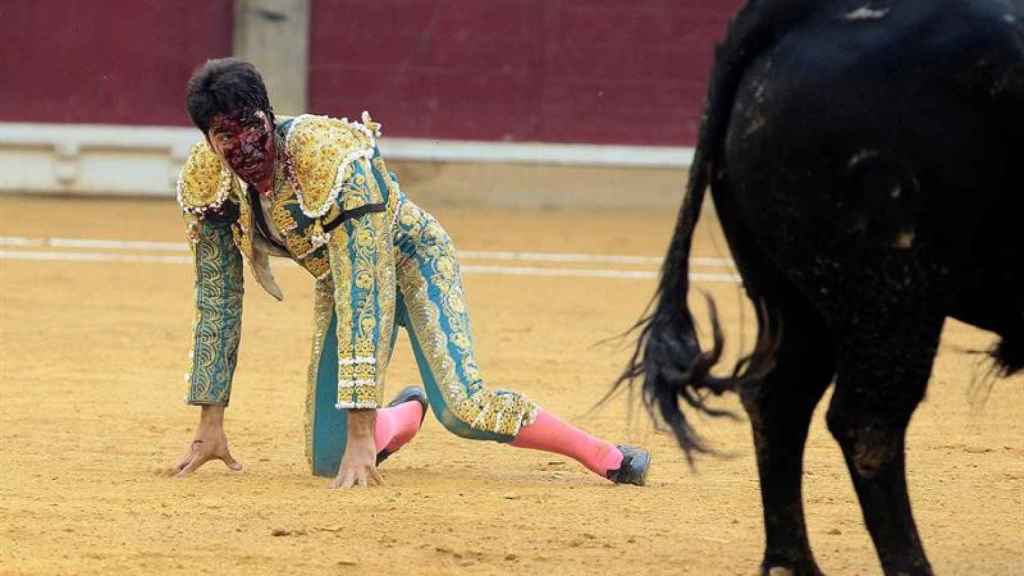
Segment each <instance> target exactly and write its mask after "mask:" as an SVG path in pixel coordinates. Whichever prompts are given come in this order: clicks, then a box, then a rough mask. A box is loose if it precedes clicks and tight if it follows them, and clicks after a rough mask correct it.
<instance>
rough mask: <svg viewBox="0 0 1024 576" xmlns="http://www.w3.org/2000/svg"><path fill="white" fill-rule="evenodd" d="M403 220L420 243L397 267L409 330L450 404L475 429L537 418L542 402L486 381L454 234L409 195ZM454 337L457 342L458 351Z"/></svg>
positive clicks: (515, 426)
mask: <svg viewBox="0 0 1024 576" xmlns="http://www.w3.org/2000/svg"><path fill="white" fill-rule="evenodd" d="M398 222H399V230H400V231H399V232H398V234H399V235H400V236H406V237H407V238H408V239H410V240H411V241H412V242H414V243H415V245H416V251H415V255H414V257H409V258H404V259H403V260H402V263H401V265H400V266H399V267H398V277H399V282H400V283H401V286H402V294H403V295H404V296H405V305H406V309H407V310H408V313H409V320H410V326H409V330H411V331H412V332H413V334H415V336H416V340H417V342H418V343H419V345H420V347H421V349H422V352H423V355H424V356H425V357H426V360H427V364H428V365H429V366H430V371H431V373H432V374H433V377H434V379H435V381H436V382H437V386H438V388H439V389H440V391H441V393H442V394H443V395H444V398H445V404H446V405H447V407H448V409H449V410H450V411H451V412H452V413H453V414H454V415H455V416H456V417H457V418H458V419H459V420H461V421H462V422H463V423H465V424H466V425H468V426H469V427H470V428H472V429H474V430H479V431H482V432H488V433H493V434H499V435H504V436H509V437H514V436H515V435H516V434H518V433H519V430H520V429H521V428H522V427H523V426H527V425H529V424H530V423H531V422H533V420H534V418H535V417H536V411H537V407H536V405H535V404H533V403H532V402H530V401H529V400H528V399H526V398H525V397H524V396H522V395H521V394H518V393H515V392H507V391H502V390H491V389H489V388H487V387H486V386H485V385H484V383H483V376H482V375H481V373H480V368H479V366H478V365H477V363H476V360H475V359H474V357H473V341H472V335H471V333H470V324H469V317H468V315H467V313H466V306H465V298H464V295H463V293H462V279H461V275H460V273H459V268H458V263H457V261H456V260H455V256H454V255H455V248H454V246H453V245H452V243H451V239H450V238H449V237H448V235H447V233H446V232H445V231H444V229H443V228H441V226H440V225H439V224H438V223H437V221H436V220H435V219H434V218H433V216H431V215H430V214H428V213H426V212H424V211H423V210H421V209H420V208H419V207H417V206H416V205H415V204H413V203H412V202H410V201H408V200H405V199H403V200H402V202H401V205H400V208H399V216H398ZM403 242H404V239H403ZM428 271H432V272H433V273H429V272H428ZM425 273H426V274H427V275H425ZM430 288H434V289H436V290H437V291H438V293H439V294H440V298H438V299H434V298H431V296H430ZM442 319H443V320H442ZM445 325H447V327H448V328H447V330H446V329H445V328H444V326H445ZM449 343H452V344H454V345H455V348H456V350H457V351H456V352H453V351H452V350H451V349H450V348H449V346H448V344H449Z"/></svg>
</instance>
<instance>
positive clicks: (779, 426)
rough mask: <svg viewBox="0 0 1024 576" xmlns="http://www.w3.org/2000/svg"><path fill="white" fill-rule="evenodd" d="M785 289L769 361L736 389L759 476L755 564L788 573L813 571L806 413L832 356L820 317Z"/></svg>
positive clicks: (824, 384)
mask: <svg viewBox="0 0 1024 576" xmlns="http://www.w3.org/2000/svg"><path fill="white" fill-rule="evenodd" d="M789 292H790V293H789V294H788V295H787V296H784V297H780V299H781V300H783V301H782V302H781V323H782V327H783V328H782V330H783V335H782V339H781V343H780V348H779V351H778V356H777V360H776V364H775V367H774V368H773V369H772V371H771V372H770V373H768V375H767V376H766V378H764V380H762V381H760V382H756V383H753V384H746V385H744V387H743V388H741V390H740V397H741V399H742V401H743V406H744V408H746V410H747V413H748V414H749V416H750V423H751V427H752V428H753V434H754V446H755V448H756V450H757V467H758V473H759V475H760V481H761V500H762V504H763V510H764V526H765V553H764V561H763V563H762V565H761V570H762V572H763V573H764V574H772V575H774V574H787V575H788V574H792V575H794V576H796V575H805V574H808V575H811V574H821V571H820V570H819V569H818V566H817V564H816V563H815V561H814V556H813V554H812V553H811V548H810V545H809V543H808V539H807V527H806V525H805V523H804V510H803V498H802V495H801V476H802V474H803V454H804V443H805V441H806V439H807V430H808V427H809V426H810V421H811V415H812V413H813V412H814V407H815V406H816V405H817V403H818V400H820V399H821V396H822V394H823V393H824V391H825V389H826V388H828V385H829V384H830V383H831V381H832V376H833V375H834V373H835V361H834V352H833V347H832V343H831V339H830V336H829V333H828V330H827V328H826V327H825V325H824V323H823V322H822V320H821V318H820V317H819V316H818V315H817V314H816V313H815V312H814V311H813V310H812V309H811V308H810V306H809V305H808V304H807V303H806V302H805V301H804V300H803V299H802V298H801V296H800V295H798V294H796V293H795V291H794V290H792V289H789ZM768 305H769V307H772V306H776V305H777V304H776V303H775V302H769V303H768ZM777 310H778V309H777ZM777 320H778V319H777Z"/></svg>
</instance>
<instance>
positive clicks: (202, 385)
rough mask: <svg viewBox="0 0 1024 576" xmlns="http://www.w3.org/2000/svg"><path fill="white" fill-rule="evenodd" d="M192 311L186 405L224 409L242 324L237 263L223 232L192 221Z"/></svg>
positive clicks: (239, 264)
mask: <svg viewBox="0 0 1024 576" xmlns="http://www.w3.org/2000/svg"><path fill="white" fill-rule="evenodd" d="M186 221H187V222H188V225H189V233H190V234H194V235H195V236H194V242H192V243H191V244H190V245H191V247H192V258H193V263H194V266H195V275H196V279H195V280H196V281H195V312H194V316H193V320H192V334H193V336H192V342H193V344H192V351H191V353H190V354H189V371H188V374H186V381H187V382H188V395H187V401H188V402H189V403H190V404H215V405H226V404H227V403H228V401H229V400H230V398H231V380H232V377H233V375H234V372H235V363H236V361H237V359H238V343H239V338H240V336H241V321H242V293H243V288H242V262H241V259H240V258H239V255H238V251H237V250H235V248H234V247H233V246H232V243H231V239H230V237H229V232H228V230H227V227H226V226H225V225H223V224H214V223H211V222H206V221H202V220H198V221H197V220H195V218H194V217H188V218H187V219H186Z"/></svg>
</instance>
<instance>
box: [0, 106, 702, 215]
mask: <svg viewBox="0 0 1024 576" xmlns="http://www.w3.org/2000/svg"><path fill="white" fill-rule="evenodd" d="M199 138H200V135H199V133H198V132H197V131H196V130H195V129H194V128H187V127H165V126H120V125H102V124H56V123H0V174H3V178H0V192H19V193H20V192H32V193H46V194H49V193H58V194H74V195H127V196H150V197H172V196H173V195H174V190H175V185H176V183H177V179H178V172H179V171H180V169H181V166H182V164H183V163H184V161H185V159H186V158H187V157H188V152H189V149H190V147H191V146H192V144H194V143H195V142H196V141H197V140H198V139H199ZM380 147H381V152H382V153H383V154H384V156H385V157H386V158H388V159H389V160H391V161H392V162H391V164H392V166H393V169H395V170H396V172H398V174H399V175H400V177H401V178H402V184H403V186H406V187H409V188H410V189H415V191H416V193H417V197H419V198H422V199H424V200H425V201H427V202H434V203H437V204H460V205H482V206H524V207H545V206H550V207H598V208H602V207H603V208H644V207H661V206H673V205H676V204H677V203H678V202H679V200H680V199H681V198H682V193H683V184H684V182H685V178H686V169H687V168H688V167H689V165H690V162H691V160H692V158H693V150H692V149H691V148H685V147H670V146H620V145H594V144H551V143H511V142H475V141H456V140H428V139H411V138H388V137H386V135H385V138H383V139H381V141H380Z"/></svg>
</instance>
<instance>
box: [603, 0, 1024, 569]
mask: <svg viewBox="0 0 1024 576" xmlns="http://www.w3.org/2000/svg"><path fill="white" fill-rule="evenodd" d="M708 186H710V188H711V192H712V197H713V198H714V203H715V206H716V208H717V212H718V215H719V218H720V220H721V224H722V227H723V229H724V232H725V236H726V238H727V240H728V243H729V247H730V249H731V251H732V253H733V256H734V259H735V261H736V265H737V268H738V270H739V272H740V274H741V275H742V277H743V282H744V286H745V289H746V292H747V295H748V296H749V298H750V299H751V300H752V302H753V303H754V305H755V309H756V310H757V320H758V328H759V334H758V340H757V345H756V346H755V348H754V351H753V352H752V354H751V355H750V356H749V357H747V358H746V359H744V360H742V361H741V362H740V363H739V365H738V366H737V367H736V369H735V371H734V372H733V374H732V376H730V377H715V376H712V375H711V374H710V373H709V370H710V368H711V367H712V366H713V365H714V364H715V363H716V362H717V361H718V359H719V356H720V352H721V345H722V336H721V332H720V330H719V327H718V321H717V319H716V315H715V311H714V306H713V304H712V306H711V321H712V325H713V333H714V337H713V345H712V346H711V347H710V349H702V348H701V345H700V343H699V342H698V339H697V335H696V331H695V327H694V321H693V316H692V314H691V312H690V310H689V308H688V306H687V302H686V295H687V292H688V290H689V281H688V278H687V275H688V263H687V259H688V257H689V252H690V245H691V240H692V237H693V232H694V227H695V225H696V222H697V219H698V216H699V214H700V210H701V204H702V200H703V196H704V193H705V188H707V187H708ZM1022 208H1024V0H1003V1H999V0H974V1H970V2H969V1H966V0H930V1H925V0H920V1H912V0H903V1H899V0H891V1H874V0H835V1H817V2H812V1H807V0H789V1H782V0H774V1H773V0H762V1H752V2H750V3H748V5H747V6H745V7H744V8H743V9H742V10H741V12H740V13H739V14H738V15H737V17H736V18H735V19H734V20H733V23H732V25H731V27H730V30H729V33H728V36H727V38H726V40H725V41H724V42H723V44H722V45H721V46H720V47H719V50H718V53H717V59H716V63H715V67H714V70H713V72H712V78H711V82H710V87H709V93H708V102H707V109H706V112H705V114H704V118H703V122H702V125H701V131H700V137H699V142H698V147H697V151H696V156H695V158H694V164H693V166H692V168H691V173H690V180H689V184H688V189H687V195H686V199H685V201H684V202H683V205H682V208H681V209H680V212H679V219H678V223H677V225H676V230H675V236H674V237H673V239H672V242H671V245H670V248H669V251H668V256H667V259H666V261H665V263H664V266H663V269H662V275H661V280H660V283H659V286H658V291H657V294H656V295H655V300H654V302H655V307H654V310H653V311H652V312H651V313H650V314H649V315H647V316H646V317H644V318H643V319H642V320H641V321H640V322H639V323H638V324H637V326H638V327H640V328H642V331H641V333H640V339H639V342H638V344H637V350H636V353H635V354H634V356H633V358H632V360H631V362H630V364H629V366H628V368H627V370H626V372H625V373H624V375H623V377H622V380H621V381H620V383H621V382H625V381H629V380H632V379H634V378H642V379H643V386H644V391H645V398H646V399H647V401H648V403H649V405H651V406H652V407H656V408H657V409H658V411H660V413H661V415H662V417H663V418H664V419H665V421H666V422H667V424H668V425H669V426H670V427H671V428H672V429H673V431H674V432H675V434H676V436H677V437H678V439H679V442H680V444H681V446H682V447H683V448H684V449H685V450H686V453H687V456H688V457H689V456H690V454H691V452H693V451H698V452H700V451H704V450H705V447H704V446H703V445H702V444H701V442H700V439H699V437H697V436H696V435H695V434H694V431H693V429H692V428H691V427H690V425H689V424H688V423H687V421H686V419H685V417H684V416H683V413H682V411H681V410H680V400H682V401H683V402H685V403H686V404H687V405H689V406H691V407H694V408H696V409H699V410H704V411H711V410H710V408H709V407H707V406H705V405H704V401H703V399H704V397H705V396H706V394H707V393H708V392H711V393H721V392H725V391H735V392H738V393H739V395H740V398H741V400H742V403H743V406H744V408H745V410H746V411H747V413H748V415H749V417H750V422H751V426H752V428H753V436H754V444H755V447H756V451H757V463H758V469H759V474H760V482H761V494H762V503H763V507H764V523H765V532H766V549H765V555H764V559H763V564H762V570H763V571H764V572H765V573H768V572H771V573H772V574H776V573H781V574H818V573H820V571H819V569H818V567H817V565H816V564H815V561H814V558H813V555H812V553H811V549H810V545H809V543H808V539H807V532H806V527H805V523H804V512H803V504H802V501H801V488H800V483H801V474H802V460H803V449H804V443H805V440H806V437H807V430H808V426H809V421H810V418H811V413H812V411H813V409H814V407H815V405H816V404H817V402H818V400H819V399H820V398H821V396H822V395H823V393H824V392H825V390H826V388H827V387H828V386H829V385H830V384H831V383H833V382H834V383H835V391H834V394H833V397H832V401H831V405H830V406H829V409H828V415H827V422H828V428H829V430H830V431H831V433H832V435H833V436H834V437H835V439H836V441H837V442H838V443H839V445H840V446H841V448H842V451H843V455H844V457H845V460H846V464H847V467H848V469H849V472H850V476H851V478H852V480H853V484H854V487H855V489H856V492H857V496H858V498H859V499H860V503H861V508H862V511H863V514H864V519H865V522H866V524H867V528H868V530H869V531H870V533H871V537H872V539H873V541H874V544H875V548H876V550H877V551H878V555H879V558H880V560H881V564H882V566H883V568H884V570H885V572H886V573H887V574H930V573H931V568H930V565H929V563H928V560H927V558H926V557H925V553H924V550H923V549H922V546H921V542H920V539H919V537H918V533H917V529H916V527H915V524H914V519H913V516H912V514H911V508H910V502H909V499H908V496H907V486H906V476H905V467H904V466H905V459H904V442H905V432H906V427H907V425H908V423H909V421H910V418H911V415H912V413H913V412H914V409H915V408H916V406H917V404H918V402H920V401H921V399H922V398H923V397H924V394H925V388H926V386H927V383H928V379H929V375H930V373H931V369H932V364H933V362H934V359H935V355H936V351H937V348H938V344H939V336H940V332H941V330H942V326H943V323H944V321H945V319H946V317H954V318H957V319H960V320H962V321H965V322H968V323H970V324H973V325H975V326H978V327H980V328H983V329H985V330H989V331H992V332H994V333H996V334H998V335H999V337H1000V339H999V343H998V344H997V345H996V346H995V347H994V348H993V350H992V356H993V358H994V360H995V363H996V364H995V365H996V368H997V370H998V371H999V372H1000V373H1001V374H1002V375H1005V376H1009V375H1011V374H1013V373H1015V372H1018V371H1020V370H1021V369H1022V368H1024V254H1022V252H1024V250H1022V249H1024V241H1022V238H1024V236H1022V235H1021V233H1020V228H1019V227H1018V225H1019V224H1020V223H1021V219H1022V218H1024V210H1022ZM993 528H996V527H993Z"/></svg>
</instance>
